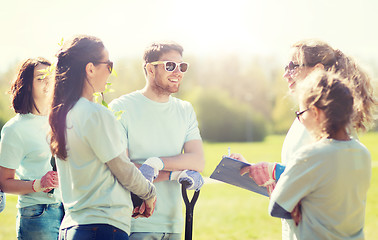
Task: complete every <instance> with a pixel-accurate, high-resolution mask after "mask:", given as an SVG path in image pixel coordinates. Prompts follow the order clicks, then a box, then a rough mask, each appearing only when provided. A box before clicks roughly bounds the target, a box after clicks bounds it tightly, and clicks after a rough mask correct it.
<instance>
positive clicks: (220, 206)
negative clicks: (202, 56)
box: [0, 133, 378, 240]
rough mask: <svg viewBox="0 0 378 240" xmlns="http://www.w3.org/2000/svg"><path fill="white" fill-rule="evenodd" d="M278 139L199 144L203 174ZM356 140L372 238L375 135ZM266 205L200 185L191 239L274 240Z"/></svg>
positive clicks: (235, 191)
mask: <svg viewBox="0 0 378 240" xmlns="http://www.w3.org/2000/svg"><path fill="white" fill-rule="evenodd" d="M283 140H284V136H268V137H267V138H266V140H265V141H264V142H258V143H204V149H205V157H206V167H205V170H204V172H203V175H204V176H205V177H208V176H210V174H211V172H212V171H213V170H214V169H215V167H216V166H217V164H218V163H219V161H220V160H221V157H222V155H224V154H227V148H228V147H231V152H239V153H242V154H243V155H244V156H245V158H246V159H247V160H248V161H250V162H258V161H269V162H274V161H280V153H281V146H282V143H283ZM360 140H361V142H362V143H364V144H365V146H366V147H367V148H368V149H369V150H370V152H371V154H372V160H373V175H372V181H371V186H370V189H369V192H368V200H367V206H366V223H365V237H366V239H375V237H376V236H377V235H378V168H377V166H378V148H377V145H378V133H368V134H365V135H362V136H361V138H360ZM189 195H191V193H189ZM189 197H190V196H189ZM16 201H17V197H16V196H14V195H7V206H6V209H5V210H4V212H2V213H1V214H0V240H3V239H4V240H7V239H15V236H16V233H15V222H16V207H15V205H16ZM268 204H269V202H268V198H266V197H263V196H260V195H258V194H254V193H252V192H250V191H247V190H244V189H240V188H237V187H234V186H231V185H227V184H223V183H208V184H205V185H204V187H203V188H202V189H201V193H200V198H199V200H198V202H197V204H196V206H195V210H194V227H193V231H194V232H193V239H196V240H197V239H198V240H200V239H203V240H207V239H242V240H244V239H280V237H281V222H280V220H279V219H277V218H272V217H270V216H269V215H268V210H267V209H268Z"/></svg>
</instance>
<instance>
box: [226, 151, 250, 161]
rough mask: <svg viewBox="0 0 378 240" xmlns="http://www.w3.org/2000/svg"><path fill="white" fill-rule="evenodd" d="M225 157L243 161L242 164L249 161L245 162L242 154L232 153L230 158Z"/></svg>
mask: <svg viewBox="0 0 378 240" xmlns="http://www.w3.org/2000/svg"><path fill="white" fill-rule="evenodd" d="M223 157H230V158H233V159H236V160H239V161H242V162H247V160H245V158H244V157H243V155H241V154H240V153H231V154H230V156H223Z"/></svg>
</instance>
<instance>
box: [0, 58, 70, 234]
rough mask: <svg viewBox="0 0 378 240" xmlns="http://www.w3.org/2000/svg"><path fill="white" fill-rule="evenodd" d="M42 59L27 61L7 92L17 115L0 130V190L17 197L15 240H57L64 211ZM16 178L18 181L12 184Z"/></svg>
mask: <svg viewBox="0 0 378 240" xmlns="http://www.w3.org/2000/svg"><path fill="white" fill-rule="evenodd" d="M50 65H51V63H50V62H49V61H48V60H46V59H44V58H35V59H33V58H30V59H27V60H26V61H25V62H24V63H23V64H22V66H21V69H20V70H19V73H18V76H17V78H16V80H15V81H14V82H13V84H12V87H11V94H12V106H13V109H14V111H15V112H16V113H17V114H16V116H15V117H13V118H12V119H11V120H9V121H8V122H7V123H6V124H5V125H4V127H3V129H2V130H1V143H0V145H1V146H0V188H1V189H2V190H3V191H4V192H6V193H11V194H17V195H19V197H18V203H17V208H18V214H17V221H16V229H17V238H18V239H36V240H37V239H38V240H40V239H48V240H50V239H58V235H59V227H60V223H61V221H62V218H63V215H64V211H63V206H62V203H61V199H60V192H59V189H55V191H54V193H53V194H51V193H48V192H49V191H50V190H51V189H53V188H57V187H58V176H57V173H56V171H51V170H52V167H51V165H50V159H51V152H50V148H49V143H48V131H49V125H48V117H47V112H48V108H49V105H50V102H49V97H48V89H49V82H50V78H49V77H48V76H46V74H45V72H44V71H43V70H45V69H46V68H47V67H48V66H50ZM15 175H17V177H18V179H16V178H15Z"/></svg>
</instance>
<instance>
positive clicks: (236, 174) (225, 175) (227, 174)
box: [210, 157, 269, 197]
mask: <svg viewBox="0 0 378 240" xmlns="http://www.w3.org/2000/svg"><path fill="white" fill-rule="evenodd" d="M246 166H251V164H249V163H245V162H242V161H239V160H236V159H233V158H230V157H224V158H223V159H222V160H221V161H220V163H219V164H218V166H217V167H216V168H215V170H214V172H213V173H212V174H211V176H210V178H212V179H216V180H218V181H221V182H224V183H228V184H231V185H234V186H237V187H240V188H244V189H247V190H249V191H252V192H255V193H258V194H261V195H264V196H266V197H269V194H268V190H267V189H266V187H260V186H258V185H257V184H256V183H255V182H254V181H253V179H252V178H250V177H249V176H248V174H245V175H243V176H241V175H240V169H242V168H243V167H246Z"/></svg>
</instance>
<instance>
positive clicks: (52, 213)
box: [16, 203, 64, 240]
mask: <svg viewBox="0 0 378 240" xmlns="http://www.w3.org/2000/svg"><path fill="white" fill-rule="evenodd" d="M63 216H64V210H63V204H62V203H55V204H37V205H33V206H29V207H24V208H20V209H18V214H17V222H16V229H17V238H18V239H19V240H28V239H30V240H52V239H58V236H59V227H60V223H61V222H62V219H63Z"/></svg>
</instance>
